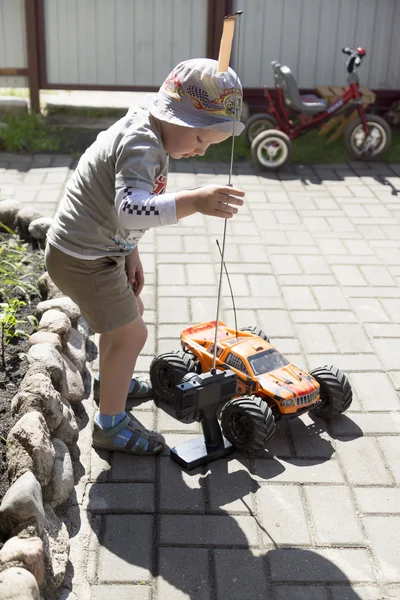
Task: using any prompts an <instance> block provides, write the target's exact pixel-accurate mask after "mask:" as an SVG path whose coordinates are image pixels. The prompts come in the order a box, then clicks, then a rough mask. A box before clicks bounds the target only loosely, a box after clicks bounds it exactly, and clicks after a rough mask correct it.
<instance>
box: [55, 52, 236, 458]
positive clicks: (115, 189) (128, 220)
mask: <svg viewBox="0 0 400 600" xmlns="http://www.w3.org/2000/svg"><path fill="white" fill-rule="evenodd" d="M241 99H242V88H241V85H240V82H239V80H238V79H237V77H236V74H235V73H234V71H232V69H229V71H228V72H224V73H218V72H217V62H216V61H214V60H211V59H193V60H188V61H185V62H182V63H180V64H179V65H178V66H177V67H176V68H175V69H174V70H173V71H172V72H171V74H170V75H169V76H168V77H167V79H166V80H165V82H164V84H163V85H162V86H161V88H160V90H159V91H158V93H157V94H156V95H155V96H154V97H153V98H152V100H151V101H150V103H149V106H148V108H147V109H142V108H133V109H130V110H129V111H128V113H127V115H126V116H125V117H123V118H122V119H120V120H119V121H118V122H117V123H115V124H114V125H113V126H112V127H110V128H109V129H108V130H107V131H104V132H102V133H101V134H100V135H99V136H98V138H97V140H96V141H95V142H94V144H93V145H92V146H91V147H90V148H88V150H87V151H86V152H85V154H84V155H83V156H82V157H81V159H80V161H79V164H78V166H77V169H76V171H75V173H74V175H73V176H72V178H71V180H70V181H69V183H68V185H67V189H66V193H65V196H64V198H63V200H62V202H61V204H60V207H59V209H58V212H57V214H56V216H55V218H54V220H53V225H52V227H51V228H50V230H49V233H48V244H47V247H46V253H45V259H46V267H47V270H48V272H49V275H50V277H51V278H52V280H53V281H54V283H55V284H56V285H57V286H58V287H59V288H60V290H62V291H63V292H64V293H65V294H66V295H68V296H70V297H71V298H72V299H73V300H74V301H75V302H76V303H77V304H78V305H79V307H80V309H81V312H82V315H83V317H84V318H85V319H86V321H87V323H88V324H89V326H90V327H91V329H92V330H93V331H95V332H98V333H100V344H99V351H100V385H98V383H97V388H96V382H95V393H96V389H97V391H98V387H100V412H98V413H96V416H95V420H94V431H93V446H94V447H95V448H98V449H106V450H118V451H120V452H127V453H130V454H146V455H150V454H156V453H158V452H160V451H161V450H162V446H163V438H162V436H160V435H158V434H157V433H155V432H150V431H147V430H146V429H145V428H144V427H143V426H142V425H141V424H140V423H139V422H138V421H137V420H136V419H135V418H134V417H133V416H132V415H131V414H127V413H126V412H125V404H126V399H127V397H129V398H138V397H139V398H145V397H149V396H151V389H150V384H149V382H148V381H140V380H138V379H135V378H134V379H132V373H133V371H134V368H135V363H136V360H137V357H138V355H139V353H140V351H141V350H142V348H143V346H144V344H145V341H146V338H147V329H146V325H145V324H144V321H143V319H142V314H143V304H142V301H141V299H140V292H141V291H142V288H143V284H144V275H143V268H142V265H141V262H140V257H139V251H138V246H137V244H138V241H139V239H140V238H141V236H142V235H143V233H144V232H145V231H146V230H147V229H148V228H150V227H157V226H160V225H168V224H174V223H176V222H177V221H179V219H182V218H184V217H187V216H189V215H192V214H194V213H196V212H200V213H202V214H205V215H211V216H216V217H221V218H231V217H232V216H233V215H234V214H236V213H237V210H238V209H237V208H236V207H235V206H240V205H242V204H243V200H241V197H243V196H244V193H243V192H242V191H241V190H239V189H236V188H233V187H228V186H215V185H211V186H204V187H201V188H198V189H195V190H184V191H181V192H178V193H167V194H164V191H165V187H166V184H167V173H168V156H171V157H172V158H175V159H179V158H187V157H189V156H196V155H200V156H203V155H204V153H205V151H206V150H207V148H208V146H210V145H211V144H217V143H220V142H222V141H224V140H225V139H227V138H228V137H229V136H230V135H232V133H234V134H235V135H238V134H239V133H241V132H242V130H243V127H244V125H243V124H242V123H240V122H238V121H237V119H238V118H239V116H240V108H241ZM235 106H236V118H235ZM160 194H163V195H160Z"/></svg>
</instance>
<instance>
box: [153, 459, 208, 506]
mask: <svg viewBox="0 0 400 600" xmlns="http://www.w3.org/2000/svg"><path fill="white" fill-rule="evenodd" d="M203 479H204V477H203V476H202V474H201V470H200V472H197V471H195V472H193V471H191V472H190V474H188V473H185V471H183V470H182V469H181V468H180V467H179V466H178V465H177V464H176V463H175V462H173V461H172V460H171V459H170V458H162V459H161V461H160V486H159V508H160V510H161V511H162V512H163V513H164V512H173V513H176V512H182V513H187V512H189V513H204V512H205V510H206V508H205V495H204V489H203V488H204V483H203Z"/></svg>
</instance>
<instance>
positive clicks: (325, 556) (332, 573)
mask: <svg viewBox="0 0 400 600" xmlns="http://www.w3.org/2000/svg"><path fill="white" fill-rule="evenodd" d="M267 558H268V562H269V564H270V569H271V578H272V581H282V582H289V581H292V582H315V583H318V582H322V581H326V582H343V583H346V582H347V581H352V582H353V581H354V582H370V581H371V582H374V581H375V577H374V572H373V569H372V565H371V562H370V558H369V555H368V552H367V551H366V550H364V549H362V548H330V549H326V550H325V549H320V550H317V549H313V550H312V551H310V550H302V549H300V548H299V549H290V548H289V549H280V550H271V551H270V552H268V554H267ZM288 565H290V568H288Z"/></svg>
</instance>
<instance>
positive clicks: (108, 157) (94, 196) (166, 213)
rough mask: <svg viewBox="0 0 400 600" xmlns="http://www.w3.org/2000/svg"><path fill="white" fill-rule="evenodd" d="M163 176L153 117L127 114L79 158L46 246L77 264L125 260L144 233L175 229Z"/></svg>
mask: <svg viewBox="0 0 400 600" xmlns="http://www.w3.org/2000/svg"><path fill="white" fill-rule="evenodd" d="M167 176H168V155H167V154H166V152H165V150H164V146H163V143H162V139H161V137H160V134H159V132H158V130H157V128H156V125H155V121H154V119H153V117H152V116H151V115H150V114H149V112H148V111H147V110H146V109H142V108H136V107H135V108H132V109H130V110H129V111H128V113H127V114H126V115H125V117H123V118H122V119H120V120H119V121H117V122H116V123H115V124H114V125H113V126H112V127H110V128H109V129H107V130H106V131H103V132H102V133H100V134H99V136H98V137H97V139H96V141H95V142H94V143H93V144H92V145H91V146H90V148H88V149H87V150H86V152H85V153H84V154H83V156H82V157H81V159H80V161H79V163H78V166H77V168H76V170H75V172H74V174H73V175H72V177H71V179H70V180H69V182H68V184H67V187H66V190H65V194H64V197H63V198H62V200H61V203H60V206H59V208H58V211H57V214H56V215H55V217H54V220H53V224H52V226H51V228H50V229H49V232H48V241H49V242H50V243H51V244H52V245H54V246H56V247H57V248H59V249H60V250H62V251H63V252H65V253H67V254H70V255H72V256H76V257H79V258H86V259H95V258H100V257H102V256H113V255H120V254H121V253H122V254H125V255H126V254H129V252H130V251H131V250H132V248H133V247H134V245H135V244H136V243H137V241H138V240H139V238H140V237H141V235H143V233H144V231H146V229H148V228H149V227H155V226H158V225H169V224H173V223H176V210H175V195H174V194H164V192H165V188H166V184H167ZM159 194H163V195H162V196H160V197H157V196H158V195H159Z"/></svg>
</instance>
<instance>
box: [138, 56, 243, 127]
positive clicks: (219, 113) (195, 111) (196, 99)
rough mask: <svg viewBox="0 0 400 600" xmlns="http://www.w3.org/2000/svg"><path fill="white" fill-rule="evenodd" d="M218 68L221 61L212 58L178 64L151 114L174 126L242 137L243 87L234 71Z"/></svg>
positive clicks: (153, 100) (151, 106) (155, 98)
mask: <svg viewBox="0 0 400 600" xmlns="http://www.w3.org/2000/svg"><path fill="white" fill-rule="evenodd" d="M217 68H218V62H217V61H216V60H212V59H211V58H193V59H191V60H185V61H184V62H181V63H179V65H177V66H176V67H175V69H173V71H171V73H170V74H169V75H168V77H167V79H166V80H165V81H164V83H163V84H162V86H161V87H160V89H159V91H158V92H157V94H155V95H153V96H152V97H151V99H150V101H149V104H148V108H149V111H150V112H151V114H152V115H154V116H155V117H156V118H158V119H160V120H161V121H168V122H169V123H174V124H175V125H181V126H183V127H196V128H197V127H198V128H201V129H214V130H217V131H224V132H227V133H234V134H235V135H240V134H241V133H242V131H243V129H244V124H243V123H241V122H240V121H239V118H240V113H241V110H242V99H243V91H242V85H241V83H240V81H239V78H238V77H237V75H236V73H235V71H233V69H231V68H229V70H228V71H227V72H226V71H225V72H222V73H219V72H218V71H217ZM236 86H237V89H236ZM235 105H236V122H235Z"/></svg>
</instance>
